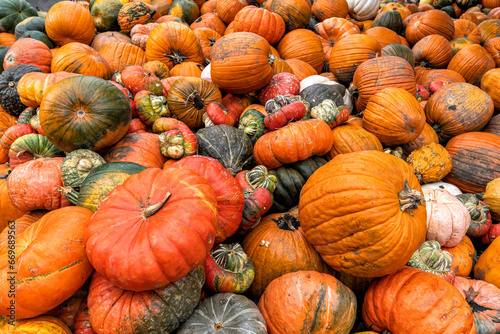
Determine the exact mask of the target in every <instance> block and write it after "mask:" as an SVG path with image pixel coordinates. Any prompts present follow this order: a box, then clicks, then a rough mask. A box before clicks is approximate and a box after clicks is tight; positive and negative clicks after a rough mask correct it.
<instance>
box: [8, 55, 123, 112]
mask: <svg viewBox="0 0 500 334" xmlns="http://www.w3.org/2000/svg"><path fill="white" fill-rule="evenodd" d="M31 72H42V70H41V69H39V68H38V67H36V66H34V65H28V64H20V65H15V66H12V67H9V68H8V69H6V70H4V71H3V72H2V74H0V107H2V108H3V109H4V110H5V111H6V112H8V113H9V114H11V115H13V116H19V115H20V114H21V113H22V112H23V111H24V109H26V106H25V105H24V104H23V103H22V102H21V99H20V97H19V94H18V93H17V83H18V82H19V80H21V78H22V76H23V75H25V74H26V73H31ZM122 94H123V93H122Z"/></svg>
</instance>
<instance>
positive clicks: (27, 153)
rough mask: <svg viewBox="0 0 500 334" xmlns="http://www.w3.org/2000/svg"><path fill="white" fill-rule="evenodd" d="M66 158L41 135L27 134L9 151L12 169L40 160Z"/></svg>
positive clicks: (14, 143) (15, 142)
mask: <svg viewBox="0 0 500 334" xmlns="http://www.w3.org/2000/svg"><path fill="white" fill-rule="evenodd" d="M61 156H64V152H63V151H61V150H60V149H58V148H57V147H55V146H54V144H52V143H51V142H50V141H49V140H48V139H47V137H45V136H42V135H40V134H34V133H31V134H27V135H25V136H22V137H20V138H18V139H16V140H15V141H14V142H13V143H12V145H11V146H10V150H9V163H10V167H11V168H12V169H14V168H16V167H17V166H19V165H20V164H22V163H25V162H27V161H32V160H35V159H40V158H53V157H61Z"/></svg>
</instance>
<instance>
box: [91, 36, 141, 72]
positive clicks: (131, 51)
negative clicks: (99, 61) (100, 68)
mask: <svg viewBox="0 0 500 334" xmlns="http://www.w3.org/2000/svg"><path fill="white" fill-rule="evenodd" d="M99 54H100V55H101V57H102V58H104V60H106V62H107V63H108V65H109V69H110V71H111V72H115V71H120V72H121V71H123V70H124V69H125V67H127V66H142V65H144V63H145V62H146V54H145V53H144V51H143V50H142V49H141V48H140V47H138V46H135V45H133V44H130V43H124V42H112V43H109V44H107V45H105V46H104V47H103V48H102V49H101V50H100V51H99Z"/></svg>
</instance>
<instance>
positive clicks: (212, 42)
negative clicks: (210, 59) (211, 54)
mask: <svg viewBox="0 0 500 334" xmlns="http://www.w3.org/2000/svg"><path fill="white" fill-rule="evenodd" d="M208 41H209V42H210V43H209V44H208V46H213V45H214V44H215V42H216V41H217V40H216V39H215V38H210V37H208Z"/></svg>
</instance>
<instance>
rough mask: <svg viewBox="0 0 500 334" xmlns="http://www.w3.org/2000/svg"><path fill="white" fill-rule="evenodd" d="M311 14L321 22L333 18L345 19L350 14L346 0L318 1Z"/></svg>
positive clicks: (315, 2) (314, 4)
mask: <svg viewBox="0 0 500 334" xmlns="http://www.w3.org/2000/svg"><path fill="white" fill-rule="evenodd" d="M311 13H312V14H313V15H314V17H316V18H317V19H318V20H319V21H324V20H326V19H329V18H331V17H340V18H345V17H347V15H348V14H349V5H348V4H347V1H346V0H317V1H314V3H313V5H312V7H311Z"/></svg>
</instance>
